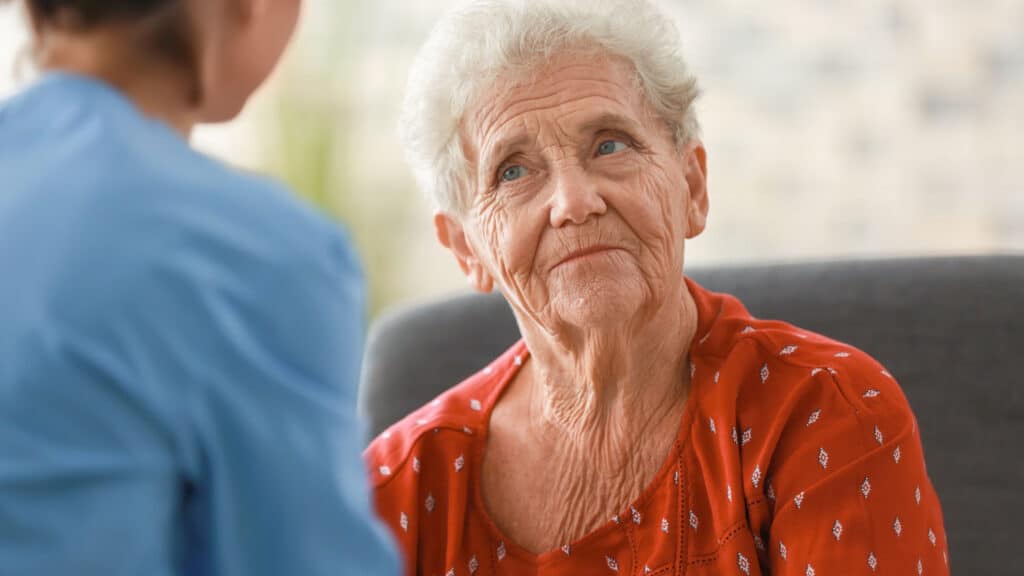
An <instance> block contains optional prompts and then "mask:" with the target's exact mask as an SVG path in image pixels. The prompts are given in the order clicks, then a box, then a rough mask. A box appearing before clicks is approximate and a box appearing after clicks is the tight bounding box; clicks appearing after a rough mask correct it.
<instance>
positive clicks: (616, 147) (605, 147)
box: [597, 140, 626, 156]
mask: <svg viewBox="0 0 1024 576" xmlns="http://www.w3.org/2000/svg"><path fill="white" fill-rule="evenodd" d="M625 149H626V143H625V142H622V141H620V140H605V141H604V142H601V145H600V146H598V147H597V155H598V156H607V155H609V154H615V153H616V152H622V151H623V150H625Z"/></svg>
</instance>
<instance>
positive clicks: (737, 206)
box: [0, 0, 1024, 312]
mask: <svg viewBox="0 0 1024 576" xmlns="http://www.w3.org/2000/svg"><path fill="white" fill-rule="evenodd" d="M460 3H461V2H459V1H455V0H419V1H412V0H360V1H339V0H306V8H305V13H304V15H303V19H302V22H301V24H300V28H299V31H298V33H297V37H296V43H295V45H294V46H293V47H292V49H291V50H290V52H289V54H288V56H287V59H286V61H285V63H284V65H283V66H282V67H281V68H280V69H279V70H278V72H277V73H276V74H275V76H274V78H273V79H272V81H271V83H270V85H269V86H268V87H267V88H266V89H264V90H263V91H262V92H261V93H260V94H259V95H258V96H257V97H256V98H255V99H254V101H253V102H252V106H250V108H249V109H248V110H247V111H246V112H245V113H244V114H243V116H242V117H240V118H239V119H238V120H237V121H235V122H234V123H233V124H231V125H229V126H225V127H211V128H202V129H201V130H199V131H198V132H197V134H196V137H195V141H196V144H197V145H198V146H199V147H200V148H202V149H203V150H205V151H208V152H209V153H211V154H213V155H216V156H218V157H220V158H223V159H224V160H225V161H227V162H230V163H233V164H236V165H238V166H242V167H246V168H252V169H257V170H261V171H264V172H267V173H269V174H272V175H274V176H275V177H277V178H280V179H283V180H285V181H287V182H288V183H290V184H291V185H292V186H293V187H294V188H295V189H296V190H297V191H298V192H299V193H300V194H302V195H303V196H305V197H306V198H307V199H308V200H309V201H311V202H313V203H315V204H316V205H317V206H319V207H320V208H321V209H323V210H324V211H326V212H327V213H329V214H331V215H332V216H333V217H335V218H337V219H338V220H340V221H342V222H344V223H345V224H346V225H347V226H348V227H349V229H350V231H351V233H352V235H353V237H354V238H355V241H356V243H357V245H358V248H359V250H360V252H361V254H362V256H363V259H364V263H365V266H366V269H367V274H368V277H369V280H370V285H371V294H372V302H371V305H372V309H373V311H374V312H377V311H379V310H380V309H382V308H383V307H386V306H388V305H391V304H394V303H397V302H401V301H406V300H410V299H421V298H427V297H430V296H434V295H436V294H438V293H443V292H447V291H451V290H459V289H464V287H465V282H464V280H463V278H462V276H461V274H460V273H459V271H458V269H457V267H456V266H455V265H454V263H453V262H452V260H451V258H450V257H449V256H448V255H447V253H445V252H444V251H443V250H442V249H441V248H440V247H439V246H438V245H437V244H436V242H435V241H434V239H433V231H432V227H431V225H430V214H429V211H428V207H427V204H426V202H425V201H423V200H422V198H421V197H420V195H419V194H418V192H417V191H416V190H415V188H414V185H413V182H412V177H411V175H410V174H409V171H408V170H407V169H406V167H405V165H404V162H403V159H402V155H401V151H400V149H399V147H398V142H397V138H396V119H397V116H398V107H399V103H400V101H401V95H402V91H403V87H404V83H405V78H406V74H407V73H408V69H409V66H410V65H411V61H412V58H413V56H414V54H415V51H416V49H417V48H418V46H419V45H420V43H421V42H422V41H423V39H424V38H425V37H426V34H427V33H428V31H429V29H430V27H431V25H432V24H433V23H434V22H435V21H436V20H437V19H438V18H439V16H440V15H441V14H442V13H443V12H444V11H445V10H447V9H449V8H451V7H452V6H455V5H457V4H460ZM660 3H661V4H662V5H663V6H664V8H665V9H666V11H667V12H669V13H670V14H671V15H673V16H674V17H675V18H676V19H677V22H678V25H679V28H680V32H681V34H682V36H683V43H684V48H685V51H686V53H687V55H688V57H689V60H690V63H691V66H692V68H693V70H694V71H695V72H696V74H697V76H698V78H699V80H700V82H701V85H702V88H703V96H702V98H701V99H700V101H699V104H698V111H699V115H700V118H701V121H702V123H703V128H704V140H705V143H706V145H707V148H708V162H709V183H710V192H711V214H710V219H709V227H708V230H707V232H706V233H705V234H704V235H702V236H701V237H699V238H697V239H696V240H694V241H692V242H691V243H690V244H689V245H688V256H687V258H688V260H687V263H688V265H694V264H711V265H714V264H716V263H727V262H754V261H780V260H794V259H835V258H852V257H861V256H890V255H892V256H896V255H901V256H902V255H931V254H953V253H973V252H989V251H1007V250H1024V144H1022V139H1024V136H1022V133H1024V1H1021V0H970V1H968V0H859V1H857V2H839V1H836V0H776V1H774V2H771V3H770V4H765V3H764V2H755V1H752V0H749V1H748V0H745V1H740V0H664V1H662V2H660ZM25 44H26V37H25V32H24V28H23V25H22V22H21V18H20V15H19V14H18V12H17V10H15V9H13V8H10V7H7V8H0V97H3V96H5V95H8V94H10V93H11V92H13V91H14V90H16V89H17V88H18V87H19V86H23V85H25V84H26V83H28V82H31V80H32V76H33V71H32V70H31V67H30V66H28V65H26V64H25V63H24V62H23V61H24V58H23V57H19V54H20V53H21V52H22V51H23V48H24V46H25ZM19 61H22V63H21V64H19ZM2 182H3V175H2V174H0V190H2Z"/></svg>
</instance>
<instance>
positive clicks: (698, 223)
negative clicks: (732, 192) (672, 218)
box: [682, 140, 708, 239]
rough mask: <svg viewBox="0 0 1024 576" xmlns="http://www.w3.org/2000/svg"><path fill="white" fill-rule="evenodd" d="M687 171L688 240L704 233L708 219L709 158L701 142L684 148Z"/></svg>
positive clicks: (694, 141)
mask: <svg viewBox="0 0 1024 576" xmlns="http://www.w3.org/2000/svg"><path fill="white" fill-rule="evenodd" d="M682 154H683V165H684V167H685V171H686V188H687V194H688V196H687V198H686V238H687V239H689V238H694V237H696V236H697V235H698V234H700V233H701V232H703V231H704V225H705V224H706V223H707V218H708V157H707V151H706V150H705V149H704V144H703V143H701V141H700V140H690V141H689V142H687V143H686V145H685V146H684V147H683V151H682Z"/></svg>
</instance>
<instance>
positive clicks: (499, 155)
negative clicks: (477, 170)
mask: <svg viewBox="0 0 1024 576" xmlns="http://www.w3.org/2000/svg"><path fill="white" fill-rule="evenodd" d="M532 140H533V138H532V137H530V136H529V135H528V134H526V133H524V132H521V131H518V130H517V131H515V132H512V133H509V134H508V135H506V136H499V137H498V139H497V141H495V142H494V143H493V144H485V145H484V146H483V147H482V148H481V150H480V160H481V161H480V167H481V168H484V169H486V170H488V171H490V169H491V168H492V167H493V166H494V165H495V164H497V163H498V162H501V161H502V160H504V159H505V158H506V157H507V156H508V155H509V154H510V153H511V152H512V151H513V150H516V149H518V148H522V147H523V146H526V145H527V144H528V143H529V142H531V141H532Z"/></svg>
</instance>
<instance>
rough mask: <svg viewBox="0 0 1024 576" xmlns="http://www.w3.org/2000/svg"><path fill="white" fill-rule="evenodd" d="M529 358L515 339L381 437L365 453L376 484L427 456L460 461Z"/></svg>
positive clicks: (522, 345)
mask: <svg viewBox="0 0 1024 576" xmlns="http://www.w3.org/2000/svg"><path fill="white" fill-rule="evenodd" d="M525 357H526V347H525V345H524V344H523V342H522V341H520V342H517V343H516V344H515V345H513V346H512V347H511V348H509V349H508V350H507V351H506V352H505V353H504V354H502V355H501V356H499V357H498V358H496V359H495V360H494V361H493V362H491V363H490V364H488V365H487V366H485V367H484V368H482V369H481V370H480V371H478V372H476V373H475V374H473V375H471V376H470V377H468V378H466V379H465V380H463V381H462V382H461V383H459V384H456V385H455V386H453V387H452V388H450V389H448V390H447V391H445V392H444V393H442V394H441V395H439V396H438V397H437V398H435V399H433V400H431V401H430V402H428V403H427V404H425V405H423V406H422V407H420V408H418V409H417V410H415V411H413V412H412V413H411V414H409V415H408V416H406V417H404V418H402V419H401V420H399V421H398V422H397V423H395V424H394V425H392V426H390V427H388V428H387V429H386V430H385V431H384V432H382V433H381V434H380V435H379V436H377V438H375V439H374V440H373V442H371V443H370V446H369V447H368V448H367V449H366V451H365V452H364V454H363V456H364V459H365V460H366V462H367V465H368V466H369V467H370V472H371V477H372V479H373V482H374V485H375V486H377V487H379V486H380V485H382V484H385V483H386V482H388V480H389V479H390V478H392V477H394V476H396V475H397V474H399V473H400V472H401V471H402V470H404V469H405V468H409V467H412V468H419V466H420V464H419V463H420V462H422V461H423V460H424V459H428V460H438V459H444V458H448V456H452V458H454V459H457V458H458V456H459V454H456V453H460V454H461V453H465V452H466V451H470V450H472V449H473V448H474V447H475V446H476V444H477V441H478V440H480V438H482V437H485V436H486V434H487V427H488V423H489V419H490V413H491V411H492V409H493V408H494V405H495V404H496V403H497V400H498V397H499V396H500V395H501V392H502V391H503V390H504V388H505V385H506V384H507V383H508V382H509V381H510V379H511V378H512V376H513V375H514V373H515V372H516V370H517V369H518V368H519V366H521V365H522V363H523V360H524V359H525ZM449 459H451V458H449ZM453 466H455V464H454V460H453ZM453 470H454V468H453ZM417 472H418V470H417Z"/></svg>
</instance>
